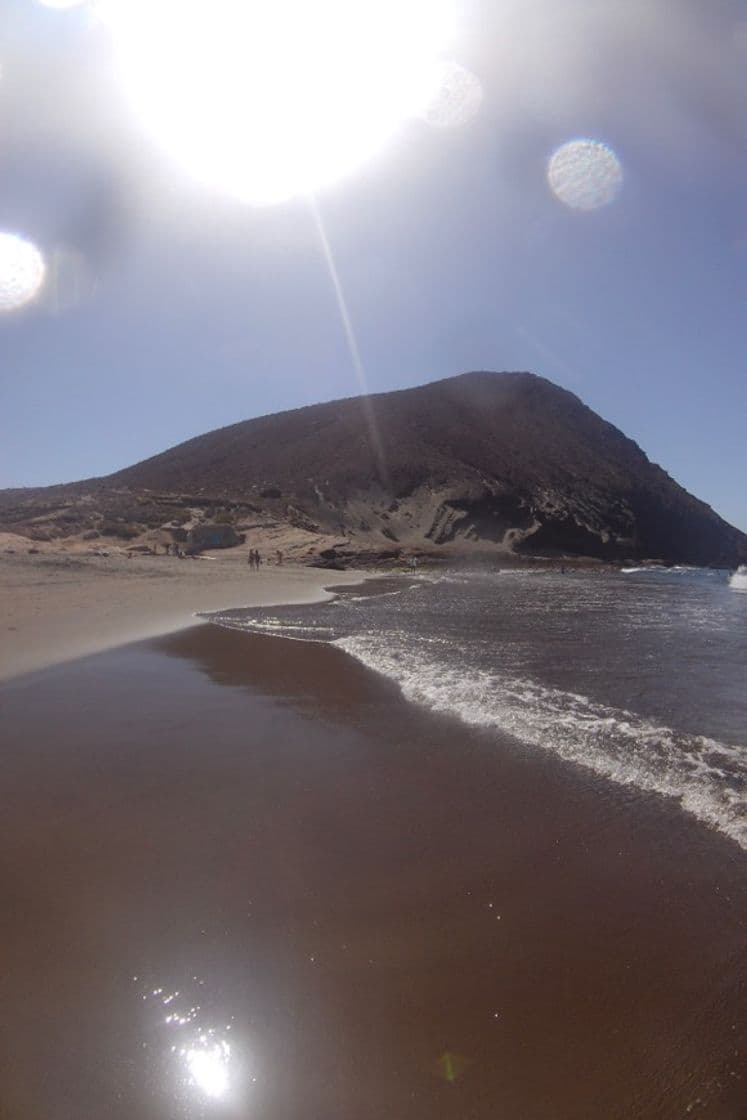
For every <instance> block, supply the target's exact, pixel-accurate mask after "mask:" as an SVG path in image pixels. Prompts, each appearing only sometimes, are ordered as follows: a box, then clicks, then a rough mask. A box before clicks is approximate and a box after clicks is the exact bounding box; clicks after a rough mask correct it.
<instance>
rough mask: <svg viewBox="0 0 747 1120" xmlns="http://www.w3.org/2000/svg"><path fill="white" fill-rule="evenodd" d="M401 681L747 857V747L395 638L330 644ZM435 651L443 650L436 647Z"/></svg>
mask: <svg viewBox="0 0 747 1120" xmlns="http://www.w3.org/2000/svg"><path fill="white" fill-rule="evenodd" d="M333 644H334V645H336V646H337V647H338V648H340V649H343V650H345V651H346V652H347V653H349V654H351V655H352V656H354V657H356V658H357V659H358V660H359V661H361V662H363V664H364V665H366V666H368V667H369V668H371V669H374V670H376V671H378V672H380V673H383V674H385V675H386V676H387V677H390V678H391V679H393V680H395V681H396V682H397V683H398V684H399V686H400V688H401V689H402V692H403V694H404V696H405V697H406V698H407V699H409V700H411V701H413V702H415V703H419V704H422V705H425V706H427V707H429V708H431V709H432V710H434V711H438V712H443V713H447V714H451V715H455V716H458V717H459V718H460V719H462V720H463V721H464V722H465V723H467V724H472V725H476V726H480V727H492V728H496V729H500V730H501V731H503V732H506V733H508V734H510V735H512V736H514V737H515V738H517V739H519V740H520V741H521V742H523V743H527V744H530V745H532V746H535V747H539V748H541V749H543V750H547V751H551V752H553V753H554V754H556V755H559V756H560V757H561V758H563V759H565V760H567V761H569V762H573V763H576V764H578V765H581V766H585V767H587V768H589V769H591V770H593V771H594V772H596V773H597V774H600V775H603V776H604V777H605V778H609V779H611V780H612V781H614V782H617V783H619V784H621V785H627V786H634V787H636V788H638V789H641V790H645V791H647V792H652V793H657V794H661V795H664V796H666V797H671V798H674V799H676V800H677V801H678V802H679V803H680V805H681V806H682V808H683V809H684V810H685V811H686V812H688V813H691V814H692V815H693V816H695V817H697V818H698V819H699V820H701V821H703V822H704V823H706V824H708V825H710V826H712V827H714V828H717V829H718V830H720V831H721V832H723V833H725V834H726V835H727V836H730V837H731V838H732V839H733V840H735V841H736V842H737V843H738V844H739V845H740V847H742V848H744V849H745V850H747V748H745V747H742V746H736V745H730V744H727V743H722V742H719V741H717V740H715V739H711V738H708V737H707V736H703V735H689V734H685V733H683V732H678V731H675V730H673V729H672V728H670V727H666V726H663V725H661V724H658V723H656V722H653V721H651V720H647V719H645V718H643V717H642V716H640V715H637V714H636V713H634V712H630V711H625V710H623V709H617V708H613V707H608V706H606V705H604V704H600V703H597V702H595V701H593V700H591V699H589V697H587V696H584V695H582V694H579V693H574V692H565V691H563V690H561V689H555V688H548V687H546V686H544V685H542V684H540V683H538V682H537V681H534V680H531V679H526V678H523V677H511V676H509V675H504V674H502V673H495V672H488V671H486V670H479V669H478V670H475V669H472V670H470V671H469V672H468V673H467V672H465V671H464V670H460V669H458V668H455V667H454V666H453V665H449V664H448V663H447V662H446V661H444V660H441V659H440V658H439V657H438V656H437V655H435V656H434V653H433V648H434V646H433V643H428V646H427V648H417V647H416V648H413V647H412V646H411V645H410V646H408V648H407V650H406V651H404V650H401V649H399V648H398V645H397V643H396V641H395V642H392V635H391V634H390V635H370V634H369V635H357V636H351V637H344V638H340V639H338V640H337V641H335V642H334V643H333ZM436 648H437V647H436Z"/></svg>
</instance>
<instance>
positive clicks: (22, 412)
mask: <svg viewBox="0 0 747 1120" xmlns="http://www.w3.org/2000/svg"><path fill="white" fill-rule="evenodd" d="M458 14H459V26H458V32H457V34H456V36H455V38H454V41H453V43H452V44H450V57H453V58H454V59H456V60H457V61H458V62H459V63H460V64H462V65H463V66H465V67H467V68H468V69H469V70H470V71H471V72H472V73H473V74H474V75H475V76H476V77H477V78H478V79H479V81H480V83H481V86H482V90H483V102H482V105H481V107H480V111H479V112H478V113H477V115H476V116H474V117H473V118H472V119H471V120H469V121H467V122H466V123H464V124H463V125H461V126H460V127H455V128H451V129H437V128H431V127H428V126H427V125H426V124H425V123H424V122H423V121H416V120H411V121H407V122H405V123H403V124H402V126H401V127H400V128H399V129H398V130H396V131H395V132H394V133H393V134H392V135H391V137H390V138H389V140H388V142H387V143H385V144H384V145H383V146H381V147H380V148H379V149H378V150H377V151H376V152H375V153H374V154H373V155H372V157H371V158H370V159H369V160H368V161H367V162H365V163H364V164H363V165H362V166H360V167H359V168H358V169H357V170H356V171H354V172H352V173H350V174H348V175H347V176H345V177H344V178H343V179H341V180H338V181H336V182H334V183H332V184H329V185H327V186H325V187H324V188H322V189H320V190H318V191H317V193H316V204H317V206H318V210H319V213H320V214H321V218H322V222H323V224H324V228H325V230H326V234H327V237H328V240H329V244H330V246H331V249H332V252H333V254H334V258H335V262H336V266H337V270H338V274H339V278H340V284H341V287H342V290H343V292H344V295H345V299H346V302H347V306H348V310H349V314H350V319H351V322H352V325H353V328H354V331H355V335H356V339H357V343H358V348H359V352H360V356H361V360H362V362H363V365H364V368H365V376H366V380H367V384H368V387H369V389H370V390H371V391H372V392H376V391H380V390H387V389H394V388H404V387H407V386H411V385H417V384H422V383H424V382H426V381H432V380H436V379H438V378H441V377H447V376H451V375H452V374H455V373H459V372H463V371H465V370H469V369H495V370H502V369H528V370H532V371H534V372H536V373H539V374H542V375H543V376H545V377H548V378H550V379H551V380H553V381H555V382H557V383H558V384H560V385H563V386H565V387H567V388H569V389H571V390H572V391H573V392H575V393H577V394H578V395H579V396H580V397H581V398H582V399H583V400H584V401H585V402H586V403H587V404H589V405H590V406H591V407H592V408H594V409H595V410H596V411H597V412H599V413H600V414H601V415H602V416H604V417H605V418H606V419H608V420H610V421H611V422H612V423H614V424H616V425H617V426H618V427H620V428H621V429H622V430H623V431H624V432H625V433H626V434H627V435H629V436H631V437H632V438H633V439H635V440H636V441H637V442H638V443H639V444H640V445H641V446H642V447H643V449H644V450H645V451H646V452H647V454H648V455H649V456H650V458H651V459H653V460H654V461H655V462H658V463H660V464H661V465H662V466H663V467H664V468H665V469H666V470H667V471H669V473H670V474H671V475H672V476H673V477H674V478H676V479H677V481H679V482H680V483H682V484H683V485H684V486H686V487H687V489H689V490H691V491H692V492H693V493H695V494H697V495H698V496H699V497H701V498H703V499H704V500H706V501H707V502H709V503H710V504H711V505H712V506H713V507H714V508H715V509H716V510H717V512H719V513H720V514H721V515H722V516H724V517H726V518H727V519H728V520H730V521H731V522H732V523H734V524H736V525H738V526H740V527H741V528H742V529H745V530H747V485H745V481H746V478H747V472H746V471H745V466H746V465H747V455H746V454H745V446H746V441H745V420H746V419H747V378H746V377H745V352H746V349H747V348H746V347H745V342H746V341H747V339H746V336H747V328H746V327H745V324H746V323H747V315H746V314H745V295H746V291H745V289H746V284H745V276H746V266H747V159H745V149H746V147H747V143H746V142H747V10H746V9H745V8H744V5H743V4H739V3H730V2H720V0H709V3H708V4H707V5H706V4H703V3H702V2H697V3H695V2H693V3H690V2H689V0H677V2H676V3H674V2H671V0H667V2H665V0H625V2H624V3H623V2H622V0H620V2H618V0H521V2H519V0H505V2H501V0H490V2H488V0H471V2H470V3H466V2H465V3H461V4H458ZM0 64H1V65H2V74H1V76H0V137H2V138H3V141H2V149H3V157H2V167H1V168H0V230H7V231H11V232H16V233H22V234H23V235H24V236H26V237H29V238H31V239H32V240H33V241H34V242H35V243H36V244H38V245H39V247H40V249H41V250H42V251H43V252H44V253H45V254H46V256H47V259H48V260H52V261H54V260H56V261H57V262H58V265H57V270H56V276H57V279H56V282H55V285H53V286H52V288H50V287H49V286H48V288H47V290H46V291H45V292H44V293H42V297H41V298H40V299H39V300H38V301H37V302H36V303H33V304H30V305H28V306H27V307H25V308H24V309H23V310H21V311H18V312H14V313H10V314H9V313H5V314H4V315H2V316H1V317H0V347H2V362H0V485H2V486H21V485H38V484H45V483H51V482H59V481H69V480H72V479H76V478H81V477H88V476H92V475H101V474H105V473H108V472H110V471H113V470H115V469H118V468H120V467H123V466H126V465H129V464H130V463H133V462H136V461H137V460H139V459H142V458H144V457H146V456H148V455H150V454H154V453H155V452H157V451H160V450H163V449H164V448H166V447H169V446H172V445H173V444H175V443H178V442H180V441H181V440H183V439H186V438H188V437H190V436H192V435H195V434H198V433H200V432H203V431H207V430H209V429H211V428H215V427H219V426H221V425H224V424H229V423H233V422H234V421H236V420H240V419H245V418H248V417H252V416H258V415H262V414H265V413H268V412H275V411H279V410H282V409H285V408H293V407H297V406H299V405H303V404H310V403H314V402H317V401H321V400H328V399H331V398H334V397H340V396H349V395H352V394H354V393H356V392H357V391H358V385H359V382H358V378H357V375H356V372H355V369H354V364H353V360H352V358H351V353H350V350H349V346H348V343H347V340H346V336H345V333H344V330H343V326H342V323H341V318H340V312H339V308H338V305H337V302H336V297H335V292H334V289H333V286H332V283H331V280H330V275H329V271H328V267H327V263H326V261H325V258H324V254H323V252H322V250H321V246H320V242H319V236H318V231H317V228H316V226H315V222H314V219H313V215H312V212H311V209H310V206H309V202H308V201H307V200H306V199H303V198H302V199H297V200H290V201H287V202H285V203H283V204H280V205H277V206H274V207H260V208H257V207H252V206H249V205H247V204H243V203H240V202H238V201H236V200H234V199H232V198H231V197H230V196H229V195H224V194H223V193H221V192H220V191H219V190H216V189H213V188H208V187H204V186H201V185H200V184H199V183H197V182H196V181H194V180H193V179H191V178H190V177H189V176H188V175H186V174H182V173H180V172H179V171H178V170H176V169H175V167H174V166H172V164H171V163H170V162H169V160H168V159H167V158H166V157H165V156H164V154H163V152H162V151H161V150H160V149H159V147H158V145H157V144H156V143H155V142H154V141H153V139H152V138H151V137H150V136H149V135H148V134H147V132H144V131H143V130H142V129H141V128H140V126H139V123H138V121H137V120H135V119H134V118H133V116H132V113H131V112H130V111H129V109H128V106H127V103H126V98H125V97H124V96H123V92H122V90H121V88H120V86H119V85H118V81H117V78H116V73H115V67H114V65H113V61H112V53H111V49H110V46H109V42H108V39H107V36H106V34H104V33H103V31H102V29H101V27H99V26H97V25H96V23H95V21H93V20H92V18H91V13H90V12H89V11H87V10H86V8H85V6H81V7H80V8H78V9H75V10H68V11H63V10H60V11H57V10H51V9H47V8H44V7H43V6H41V5H39V4H36V3H33V2H31V0H28V2H23V0H6V2H5V4H4V6H3V8H2V12H1V13H0ZM576 137H590V138H593V139H596V140H599V141H602V142H604V143H605V144H607V145H609V146H610V147H611V148H612V149H613V150H614V152H615V153H616V155H617V157H618V158H619V161H620V164H621V166H622V170H623V176H624V178H623V182H622V187H621V189H620V191H619V193H618V194H617V196H616V197H615V198H614V200H613V201H611V202H610V203H609V204H608V205H606V206H603V207H600V208H598V209H595V210H589V211H581V210H575V209H572V208H570V207H568V206H566V205H564V204H563V203H562V202H561V201H559V200H558V198H556V197H555V195H554V194H553V192H552V191H551V189H550V187H549V185H548V181H547V174H546V171H547V162H548V159H549V157H550V155H551V154H552V152H553V151H554V150H555V149H557V147H558V146H559V145H561V144H563V143H565V142H567V141H569V140H572V139H573V138H576Z"/></svg>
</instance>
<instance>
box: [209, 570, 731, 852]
mask: <svg viewBox="0 0 747 1120" xmlns="http://www.w3.org/2000/svg"><path fill="white" fill-rule="evenodd" d="M211 618H212V620H213V621H214V622H216V623H218V624H219V625H221V626H226V627H229V628H232V629H246V630H248V631H252V632H258V633H264V634H275V635H278V636H280V637H285V638H294V639H301V640H306V641H322V642H330V643H334V644H335V645H336V646H338V647H339V648H341V649H343V650H345V651H346V652H347V653H348V654H349V655H350V656H351V657H355V658H357V659H358V660H359V661H361V662H363V663H364V664H365V665H366V666H368V667H369V668H371V669H373V670H376V671H377V672H379V673H382V674H384V675H385V676H387V677H389V678H391V679H392V680H394V681H395V682H396V683H397V684H398V685H399V686H400V688H401V689H402V692H403V694H404V695H405V697H406V698H408V699H409V700H411V701H412V702H413V703H416V704H421V705H424V706H426V707H428V708H430V709H434V710H436V711H439V712H443V713H450V714H453V715H454V716H457V717H459V719H461V720H463V721H464V722H465V723H467V724H471V725H478V726H482V727H484V728H488V729H491V728H492V729H496V731H499V732H500V733H501V735H500V736H499V735H496V749H505V745H504V746H502V747H501V744H502V743H503V744H505V734H508V735H510V736H513V737H514V738H515V739H516V740H518V741H520V742H521V743H522V744H524V745H525V746H527V747H530V748H532V749H536V750H538V751H550V752H553V753H554V754H555V755H558V756H560V757H561V758H563V759H564V760H566V761H567V762H568V764H569V765H575V766H582V767H586V768H588V769H590V770H592V771H594V772H596V773H597V774H599V775H602V776H603V777H605V778H607V779H611V780H612V781H613V782H617V783H620V784H623V785H626V786H632V787H637V788H639V789H641V790H645V791H648V792H653V793H656V794H659V795H662V796H664V797H667V798H673V799H675V800H676V801H677V802H678V803H679V804H680V806H681V808H682V810H683V811H684V812H687V813H689V814H692V815H693V816H694V817H696V818H698V820H700V821H701V822H703V823H704V824H706V825H708V826H710V827H712V828H715V829H718V830H719V831H721V832H722V833H724V834H726V835H727V836H729V837H731V838H732V839H733V840H734V841H736V843H738V844H739V845H740V846H741V847H742V848H744V849H747V594H742V593H740V592H739V591H738V590H737V589H735V588H733V587H732V586H730V584H729V576H728V573H727V572H718V571H711V570H698V569H685V568H676V569H670V570H658V571H654V570H651V569H628V570H626V571H621V572H613V571H606V572H601V573H586V572H585V573H581V572H571V573H565V574H561V573H560V572H550V571H528V570H523V571H522V570H505V571H471V572H469V571H453V572H443V573H441V574H436V575H432V574H425V573H424V574H422V575H415V576H412V577H408V576H404V575H403V576H400V577H396V578H393V579H389V580H384V581H376V582H372V583H368V584H366V585H364V586H363V587H362V588H361V589H359V590H353V591H348V592H345V593H343V594H341V595H339V597H338V598H336V599H335V600H333V601H331V602H328V603H325V604H319V605H316V606H303V607H284V608H272V609H263V610H251V611H247V610H236V611H227V612H223V613H220V614H217V615H213V616H211Z"/></svg>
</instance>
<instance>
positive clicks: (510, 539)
mask: <svg viewBox="0 0 747 1120" xmlns="http://www.w3.org/2000/svg"><path fill="white" fill-rule="evenodd" d="M214 518H217V519H218V520H222V522H223V523H224V524H225V523H232V524H235V525H236V526H237V528H239V529H241V530H242V531H244V530H249V531H253V530H254V531H257V532H258V531H259V530H260V529H261V527H262V526H264V527H265V528H268V527H273V526H274V527H275V528H276V529H278V531H279V528H280V527H283V528H284V529H285V530H286V531H287V532H288V533H290V534H291V538H292V539H293V540H296V539H297V540H298V542H299V544H298V547H299V549H301V548H302V546H303V549H302V552H299V555H304V556H313V555H314V553H315V550H316V552H317V553H318V552H319V551H324V552H327V553H330V551H331V552H332V553H333V554H334V553H335V548H337V550H338V553H339V554H343V553H344V554H345V555H346V556H347V557H351V556H355V555H358V556H361V557H371V556H373V555H378V554H389V555H394V554H396V553H397V552H399V551H402V552H405V553H406V552H411V551H416V552H418V551H419V552H424V551H425V552H434V553H444V554H450V553H455V552H460V551H462V552H474V551H482V552H486V551H487V552H500V553H506V552H512V553H514V554H529V555H531V554H545V555H546V554H550V555H553V554H555V555H571V556H573V555H575V556H590V557H596V558H600V559H610V560H614V559H621V560H622V559H643V558H652V559H660V560H664V561H670V562H684V563H693V564H713V565H722V566H726V567H733V566H735V565H736V564H737V563H740V562H745V560H747V537H745V535H744V534H742V533H740V532H739V531H738V530H737V529H735V528H733V527H732V526H730V525H728V524H727V523H726V522H724V521H723V520H722V519H721V518H720V517H718V516H717V515H716V514H715V513H714V512H713V510H711V509H710V507H709V506H707V505H706V504H705V503H703V502H701V501H699V500H698V499H697V498H694V497H693V496H692V495H691V494H688V493H687V492H686V491H685V490H683V489H682V487H680V486H678V485H677V483H676V482H674V481H673V480H672V479H671V478H670V477H669V476H668V475H667V474H666V472H665V471H663V470H662V469H661V468H660V467H658V466H656V465H655V464H653V463H651V462H650V461H649V460H648V458H647V457H646V455H645V454H644V452H643V451H642V450H641V449H640V448H639V447H638V446H637V445H636V444H635V443H634V442H633V441H632V440H630V439H628V438H627V437H626V436H624V435H623V433H622V432H620V431H619V430H618V429H616V428H614V427H613V426H612V425H611V424H608V423H607V422H606V421H604V420H603V419H602V418H601V417H599V416H597V415H596V414H595V413H594V412H592V411H591V410H590V409H589V408H587V407H586V406H585V405H584V404H583V403H582V402H581V401H580V400H579V399H578V398H577V397H575V396H574V395H573V394H572V393H569V392H568V391H566V390H564V389H561V388H559V387H558V386H556V385H553V384H552V383H551V382H549V381H545V380H544V379H542V378H540V377H536V376H534V375H533V374H529V373H470V374H463V375H462V376H460V377H454V378H450V379H448V380H445V381H440V382H435V383H433V384H430V385H425V386H422V387H421V388H417V389H408V390H403V391H400V392H395V393H383V394H378V395H375V396H372V397H370V398H368V399H366V400H362V399H361V398H351V399H349V400H343V401H333V402H331V403H329V404H322V405H313V406H311V407H308V408H303V409H297V410H294V411H292V412H286V413H280V414H278V415H275V416H266V417H260V418H259V419H256V420H248V421H244V422H242V423H239V424H234V425H231V426H230V427H228V428H223V429H220V430H218V431H215V432H209V433H207V434H206V435H204V436H199V437H197V438H196V439H192V440H189V441H187V442H186V443H183V444H180V445H179V446H177V447H174V448H172V449H171V450H169V451H165V452H163V453H162V454H160V455H157V456H154V457H153V458H152V459H148V460H145V461H144V462H142V463H138V464H136V465H135V466H133V467H130V468H128V469H126V470H124V471H119V472H118V473H116V474H114V475H111V476H109V477H107V478H103V479H92V480H88V481H87V482H84V483H76V484H72V485H70V486H61V487H48V488H45V489H43V490H39V491H15V492H11V491H6V492H4V493H3V494H0V525H1V526H3V527H5V528H10V529H12V530H13V531H19V529H20V531H29V532H37V533H40V532H41V533H47V534H48V535H51V536H54V534H55V533H57V534H59V535H61V536H64V535H69V534H72V533H85V532H88V533H92V534H96V535H104V536H106V535H107V533H108V534H112V535H114V536H117V535H118V534H119V535H120V536H124V537H126V536H127V534H129V535H130V536H131V537H132V536H137V534H138V533H140V534H141V535H142V534H143V533H151V534H152V533H154V532H157V531H163V532H169V531H173V530H175V529H176V528H177V527H179V526H182V527H184V526H185V525H186V526H195V525H199V524H201V523H203V522H205V521H211V520H212V519H214ZM24 527H25V528H24ZM289 539H290V538H289ZM330 542H332V545H331V544H330Z"/></svg>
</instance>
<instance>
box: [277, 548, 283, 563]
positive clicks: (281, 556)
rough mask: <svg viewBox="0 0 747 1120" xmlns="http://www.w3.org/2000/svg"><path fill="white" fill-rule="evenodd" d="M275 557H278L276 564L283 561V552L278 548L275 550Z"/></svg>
mask: <svg viewBox="0 0 747 1120" xmlns="http://www.w3.org/2000/svg"><path fill="white" fill-rule="evenodd" d="M277 557H278V564H282V563H283V554H282V552H281V551H280V549H278V550H277Z"/></svg>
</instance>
